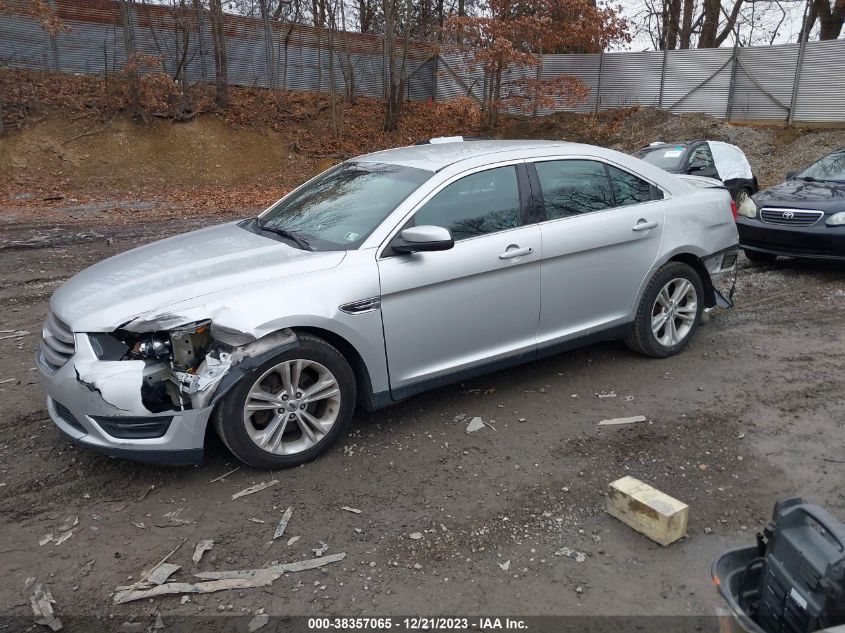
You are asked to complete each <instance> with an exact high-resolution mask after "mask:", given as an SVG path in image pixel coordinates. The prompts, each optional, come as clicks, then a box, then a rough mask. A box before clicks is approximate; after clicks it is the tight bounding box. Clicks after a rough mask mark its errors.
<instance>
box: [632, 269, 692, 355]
mask: <svg viewBox="0 0 845 633" xmlns="http://www.w3.org/2000/svg"><path fill="white" fill-rule="evenodd" d="M703 309H704V288H703V284H702V283H701V277H700V276H699V275H698V273H697V272H696V271H695V269H694V268H692V267H691V266H688V265H687V264H684V263H682V262H669V263H668V264H665V265H664V266H662V267H661V268H660V269H658V271H657V272H656V273H654V277H652V278H651V281H650V282H649V284H648V286H647V287H646V290H645V292H644V293H643V297H642V299H641V300H640V305H639V308H638V309H637V315H636V317H635V319H634V327H633V329H632V331H631V333H630V334H629V335H628V337H627V338H626V339H625V344H626V345H627V346H628V347H630V348H631V349H632V350H634V351H635V352H638V353H640V354H644V355H646V356H651V357H652V358H666V357H667V356H674V355H675V354H677V353H679V352H680V351H681V350H682V349H683V348H684V347H686V345H687V344H688V343H689V342H690V340H691V339H692V337H693V335H694V334H695V331H696V330H697V329H698V324H699V323H700V321H701V313H702V311H703Z"/></svg>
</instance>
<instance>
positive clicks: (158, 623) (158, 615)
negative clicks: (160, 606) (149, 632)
mask: <svg viewBox="0 0 845 633" xmlns="http://www.w3.org/2000/svg"><path fill="white" fill-rule="evenodd" d="M163 628H164V620H162V619H161V613H156V619H155V622H153V630H154V631H160V630H161V629H163Z"/></svg>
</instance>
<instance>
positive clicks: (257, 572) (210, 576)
mask: <svg viewBox="0 0 845 633" xmlns="http://www.w3.org/2000/svg"><path fill="white" fill-rule="evenodd" d="M344 558H346V552H341V553H339V554H332V555H330V556H325V557H323V558H314V559H309V560H302V561H297V562H294V563H284V564H282V565H273V566H272V567H265V568H262V569H244V570H239V571H218V572H214V571H209V572H201V573H199V574H197V577H198V578H202V579H207V581H206V582H198V583H188V582H168V583H165V584H163V585H158V586H157V587H153V588H151V589H137V588H131V587H130V588H128V589H123V588H121V587H118V589H117V591H116V592H115V594H114V603H115V604H123V603H125V602H132V601H133V600H143V599H146V598H154V597H155V596H162V595H167V594H174V593H214V592H216V591H225V590H227V589H252V588H254V587H264V586H266V585H269V584H271V583H272V582H273V581H275V580H276V579H278V578H280V577H281V576H282V574H285V573H292V572H299V571H305V570H308V569H316V568H317V567H322V566H324V565H328V564H329V563H336V562H338V561H341V560H343V559H344Z"/></svg>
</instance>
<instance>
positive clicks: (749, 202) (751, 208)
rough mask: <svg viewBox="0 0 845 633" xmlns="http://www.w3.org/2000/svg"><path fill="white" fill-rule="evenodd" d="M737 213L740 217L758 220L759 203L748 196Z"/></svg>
mask: <svg viewBox="0 0 845 633" xmlns="http://www.w3.org/2000/svg"><path fill="white" fill-rule="evenodd" d="M736 212H737V213H738V214H739V215H744V216H745V217H746V218H756V217H757V203H756V202H754V200H753V199H752V198H751V196H746V198H745V200H743V201H742V204H741V205H739V207H738V208H737V210H736Z"/></svg>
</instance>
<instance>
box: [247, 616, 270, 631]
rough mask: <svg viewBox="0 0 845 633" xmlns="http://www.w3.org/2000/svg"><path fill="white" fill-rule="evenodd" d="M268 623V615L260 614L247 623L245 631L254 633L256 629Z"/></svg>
mask: <svg viewBox="0 0 845 633" xmlns="http://www.w3.org/2000/svg"><path fill="white" fill-rule="evenodd" d="M269 621H270V616H269V615H267V614H266V613H260V614H259V615H257V616H255V617H254V618H252V620H250V621H249V624H248V625H247V629H248V630H249V633H254V632H255V631H257V630H258V629H260V628H261V627H262V626H265V625H266V624H267V623H268V622H269Z"/></svg>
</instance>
